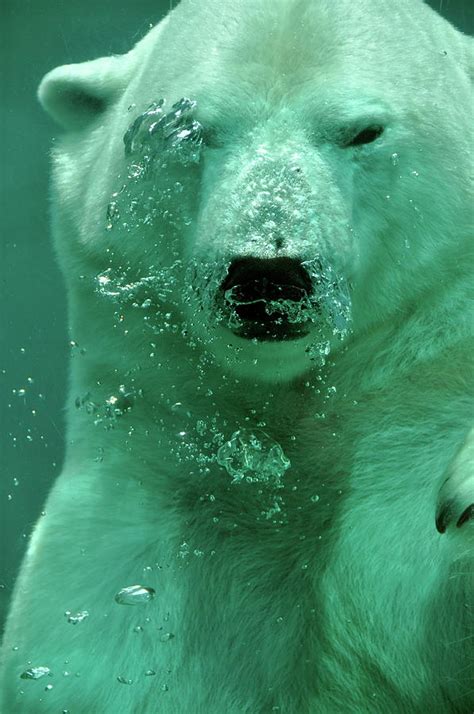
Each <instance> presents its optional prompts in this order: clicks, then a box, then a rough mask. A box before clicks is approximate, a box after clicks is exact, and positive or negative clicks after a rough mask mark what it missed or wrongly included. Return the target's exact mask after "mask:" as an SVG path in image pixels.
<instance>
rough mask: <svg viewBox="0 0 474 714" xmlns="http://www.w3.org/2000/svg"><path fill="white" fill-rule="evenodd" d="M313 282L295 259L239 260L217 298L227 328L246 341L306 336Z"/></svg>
mask: <svg viewBox="0 0 474 714" xmlns="http://www.w3.org/2000/svg"><path fill="white" fill-rule="evenodd" d="M312 290H313V288H312V281H311V278H310V276H309V274H308V272H307V271H306V270H305V268H304V267H303V266H302V264H301V262H300V261H298V260H296V259H294V258H240V259H238V260H235V261H233V262H232V263H231V265H230V266H229V269H228V272H227V276H226V277H225V279H224V281H223V283H222V285H221V288H220V294H221V298H222V303H223V309H224V313H225V315H226V318H227V319H228V325H229V328H230V329H231V330H232V332H234V334H236V335H238V336H239V337H243V338H246V339H257V340H261V341H271V340H274V341H277V340H296V339H299V338H301V337H304V336H305V335H307V334H308V332H309V324H310V311H311V309H312V310H313V311H314V301H313V302H312V303H311V302H310V296H311V293H312Z"/></svg>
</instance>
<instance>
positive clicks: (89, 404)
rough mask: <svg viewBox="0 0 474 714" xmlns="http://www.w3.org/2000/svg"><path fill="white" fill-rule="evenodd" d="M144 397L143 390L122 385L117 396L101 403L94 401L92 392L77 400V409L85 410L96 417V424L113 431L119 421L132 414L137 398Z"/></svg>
mask: <svg viewBox="0 0 474 714" xmlns="http://www.w3.org/2000/svg"><path fill="white" fill-rule="evenodd" d="M139 397H143V390H142V389H135V388H127V387H126V386H125V385H124V384H121V385H120V386H119V388H118V391H117V393H116V394H111V395H110V396H108V397H106V399H105V400H104V401H102V402H101V403H97V402H95V401H93V399H92V395H91V393H90V392H88V393H87V394H85V395H84V396H83V397H77V398H76V400H75V406H76V409H85V411H86V412H87V414H91V415H93V416H94V424H96V425H98V424H102V425H103V426H104V427H105V428H106V429H113V428H114V426H115V422H116V420H117V419H119V418H120V417H122V416H123V415H124V414H127V413H128V412H130V411H131V410H132V409H133V407H134V405H135V401H136V399H137V398H139Z"/></svg>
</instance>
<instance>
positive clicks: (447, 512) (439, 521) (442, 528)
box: [436, 501, 454, 533]
mask: <svg viewBox="0 0 474 714" xmlns="http://www.w3.org/2000/svg"><path fill="white" fill-rule="evenodd" d="M453 506H454V504H453V502H452V501H448V502H447V503H445V504H444V505H443V506H441V508H440V510H439V511H438V513H437V516H436V529H437V531H438V532H439V533H445V532H446V528H447V527H448V525H449V521H450V520H451V516H452V513H453Z"/></svg>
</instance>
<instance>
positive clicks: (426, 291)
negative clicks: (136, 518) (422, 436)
mask: <svg viewBox="0 0 474 714" xmlns="http://www.w3.org/2000/svg"><path fill="white" fill-rule="evenodd" d="M468 56H469V50H468V40H467V38H465V37H464V36H462V35H461V34H460V33H458V32H457V31H456V30H454V28H452V27H451V26H450V25H449V24H448V23H447V22H445V21H444V20H442V19H441V18H440V17H438V16H437V15H436V14H435V13H434V12H433V11H431V10H430V9H429V8H428V7H427V6H425V5H424V4H423V3H421V2H417V1H414V2H411V1H408V0H400V2H397V3H391V2H387V0H340V1H338V2H337V3H334V2H332V0H258V1H257V2H256V1H255V0H241V1H240V2H238V3H235V2H231V1H230V0H182V2H181V3H180V5H178V7H177V8H176V9H175V10H174V11H173V12H171V13H170V15H169V16H168V17H167V18H166V19H165V20H164V21H163V22H162V23H160V24H159V25H158V26H157V27H155V28H154V29H152V30H151V31H150V32H149V33H148V35H147V36H146V37H145V38H144V39H143V40H141V41H140V42H139V43H138V44H137V45H136V46H135V48H134V49H133V50H132V51H131V52H129V53H128V54H126V55H124V56H116V57H110V58H103V59H99V60H95V61H91V62H86V63H83V64H79V65H68V66H65V67H60V68H58V69H56V70H53V71H52V72H50V73H49V74H48V75H47V76H46V77H45V78H44V80H43V82H42V83H41V86H40V89H39V97H40V100H41V102H42V104H43V106H44V107H45V108H46V109H47V111H48V112H49V113H50V114H51V115H52V116H53V117H54V118H55V119H56V120H57V121H58V122H59V123H60V124H61V125H62V126H63V127H64V129H65V130H66V131H65V133H64V135H63V136H62V137H61V138H60V140H59V142H58V144H57V147H56V148H55V149H54V151H53V158H54V187H53V205H54V209H53V223H54V231H55V235H56V242H57V247H58V252H59V256H60V260H61V262H62V265H63V270H64V272H65V274H66V277H67V282H68V285H69V291H70V300H71V322H72V324H73V332H74V330H76V331H77V332H78V333H79V332H81V330H82V331H84V330H85V329H86V328H85V327H84V324H85V322H87V315H88V314H89V315H90V314H91V313H93V314H94V315H95V316H96V317H95V319H97V320H98V319H99V316H100V317H101V319H102V323H101V328H100V329H97V328H96V329H95V334H94V339H95V340H100V339H101V338H102V337H101V336H103V335H106V334H111V333H112V332H113V331H114V330H115V334H117V330H119V329H120V325H122V326H123V328H124V330H125V331H126V332H127V333H129V332H130V331H131V332H132V333H133V334H134V335H135V337H136V339H135V345H136V346H137V345H140V344H145V342H147V340H146V335H147V331H149V334H150V335H152V334H153V335H159V336H160V339H162V340H163V339H164V337H163V336H164V335H165V334H166V333H167V332H171V333H173V335H174V339H179V338H181V339H183V340H184V342H185V343H186V344H187V345H189V344H191V345H192V346H193V348H197V349H198V350H201V351H204V352H206V353H207V354H209V355H211V357H213V358H215V359H216V360H217V362H218V363H219V364H220V365H221V366H222V367H223V368H224V369H228V370H230V371H234V372H237V373H240V374H243V375H251V376H254V377H258V378H259V379H266V380H274V379H279V380H288V379H292V378H293V377H295V376H297V375H300V374H302V373H304V372H305V371H307V370H310V369H312V368H313V367H317V366H319V365H322V364H324V362H325V361H326V360H327V359H328V358H330V359H332V358H333V357H335V356H336V355H337V353H338V351H339V350H341V349H344V346H345V345H347V344H349V343H351V341H354V340H355V341H356V340H357V339H358V337H359V336H360V335H362V334H364V333H367V331H370V330H373V329H376V328H377V326H378V325H380V324H384V323H387V322H393V323H396V321H398V320H403V319H404V318H405V316H406V315H408V314H410V312H413V311H414V310H415V309H417V307H418V306H419V305H420V304H425V303H426V302H428V301H429V300H430V295H432V294H433V293H435V292H436V291H439V290H442V289H444V286H445V285H446V283H447V281H448V282H449V281H452V280H455V279H456V273H457V271H459V270H460V269H461V268H460V266H459V262H457V258H456V256H458V255H459V245H460V244H462V242H463V241H464V240H466V237H467V232H468V231H467V227H468V224H469V215H468V214H469V210H468V208H467V206H466V202H465V199H462V198H461V197H462V196H464V195H465V194H466V186H467V181H468V170H469V166H468V164H467V161H466V158H465V157H466V153H467V149H468V143H469V136H470V128H469V125H468V123H467V116H468V114H469V112H468V111H467V108H468V102H469V82H468V72H467V59H468ZM455 246H456V247H455ZM110 306H112V307H113V309H110ZM112 316H113V319H112ZM95 324H96V323H95ZM89 339H90V338H89ZM110 339H111V338H110ZM117 345H119V343H117ZM116 349H120V348H119V346H117V347H116ZM136 349H138V347H136ZM147 349H148V347H147ZM144 351H145V348H144ZM137 359H138V356H137Z"/></svg>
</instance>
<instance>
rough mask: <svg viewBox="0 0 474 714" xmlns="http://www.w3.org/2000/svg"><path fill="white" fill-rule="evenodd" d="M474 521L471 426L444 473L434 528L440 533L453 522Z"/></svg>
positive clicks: (460, 524) (473, 438)
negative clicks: (444, 477)
mask: <svg viewBox="0 0 474 714" xmlns="http://www.w3.org/2000/svg"><path fill="white" fill-rule="evenodd" d="M469 521H471V522H473V523H474V429H473V430H471V432H470V433H469V434H468V436H467V438H466V440H465V442H464V444H463V445H462V447H461V449H460V450H459V452H458V453H457V455H456V457H455V458H454V460H453V462H452V463H451V465H450V466H449V467H448V470H447V472H446V479H445V481H444V483H443V485H442V486H441V489H440V492H439V497H438V506H437V508H436V528H437V529H438V531H439V532H440V533H445V532H446V530H447V529H448V528H449V527H450V526H452V525H455V526H456V528H461V527H462V526H464V525H465V524H466V523H468V522H469Z"/></svg>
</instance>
